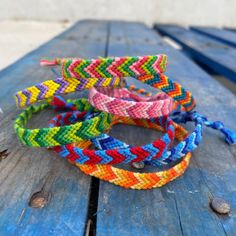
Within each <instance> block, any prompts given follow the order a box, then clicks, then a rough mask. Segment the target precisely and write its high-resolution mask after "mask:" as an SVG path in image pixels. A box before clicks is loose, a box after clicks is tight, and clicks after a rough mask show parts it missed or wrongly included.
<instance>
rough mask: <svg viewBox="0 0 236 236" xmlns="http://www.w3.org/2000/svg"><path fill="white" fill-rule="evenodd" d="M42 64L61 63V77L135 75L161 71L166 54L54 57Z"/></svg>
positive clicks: (164, 66)
mask: <svg viewBox="0 0 236 236" xmlns="http://www.w3.org/2000/svg"><path fill="white" fill-rule="evenodd" d="M40 64H41V65H42V66H54V65H61V72H62V76H63V78H89V77H97V78H101V77H104V78H109V77H116V76H118V77H128V76H131V77H137V76H140V75H153V74H159V73H163V72H165V70H166V66H167V56H166V55H164V54H159V55H154V56H136V57H107V58H101V57H100V58H98V59H89V60H88V59H81V58H56V59H55V60H52V61H50V60H44V59H43V60H41V61H40Z"/></svg>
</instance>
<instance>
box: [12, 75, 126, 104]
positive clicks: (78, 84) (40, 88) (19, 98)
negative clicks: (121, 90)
mask: <svg viewBox="0 0 236 236" xmlns="http://www.w3.org/2000/svg"><path fill="white" fill-rule="evenodd" d="M122 84H123V81H122V79H121V78H119V77H112V78H81V79H79V80H78V79H74V78H70V79H62V78H58V79H55V80H48V81H45V82H43V83H40V84H38V85H35V86H32V87H29V88H26V89H24V90H22V91H19V92H17V93H16V95H15V98H16V104H17V106H18V107H25V106H29V105H30V104H33V103H35V102H37V101H41V100H44V99H47V98H51V97H53V96H55V95H60V94H66V93H72V92H75V91H82V90H85V89H89V88H92V87H94V86H95V87H103V86H104V87H106V86H112V87H117V86H121V85H122Z"/></svg>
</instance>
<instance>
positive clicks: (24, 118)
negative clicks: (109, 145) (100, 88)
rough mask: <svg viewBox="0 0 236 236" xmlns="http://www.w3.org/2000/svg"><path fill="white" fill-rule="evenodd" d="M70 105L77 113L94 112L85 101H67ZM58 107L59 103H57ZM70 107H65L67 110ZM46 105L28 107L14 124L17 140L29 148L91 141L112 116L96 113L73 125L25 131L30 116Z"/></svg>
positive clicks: (102, 129) (47, 105)
mask: <svg viewBox="0 0 236 236" xmlns="http://www.w3.org/2000/svg"><path fill="white" fill-rule="evenodd" d="M68 101H69V102H70V103H69V104H70V105H71V104H72V106H75V107H76V109H77V110H79V111H95V109H94V108H93V107H92V106H91V105H90V104H89V102H88V100H87V99H78V100H74V101H71V100H68ZM59 105H60V103H59ZM70 105H68V106H67V107H68V108H69V107H70ZM48 107H50V105H49V104H48V103H47V104H41V105H39V106H30V107H28V108H27V109H26V110H25V111H23V112H22V113H21V114H20V115H19V117H18V118H17V119H16V121H15V123H14V129H15V132H16V134H17V136H18V138H19V140H20V141H21V142H22V143H23V144H25V145H27V146H31V147H53V146H57V145H63V144H68V143H73V142H79V141H81V140H84V139H91V138H94V137H96V136H99V135H100V134H101V133H103V132H104V131H105V130H106V129H107V128H109V125H110V123H111V121H112V115H111V114H108V113H104V112H101V111H99V112H97V113H96V114H97V116H95V117H94V118H91V119H90V120H86V121H83V122H76V123H75V124H73V125H66V126H62V127H54V128H41V129H27V128H24V126H25V125H26V123H27V122H28V120H29V119H30V118H31V116H32V115H33V114H35V113H37V112H39V111H42V110H44V109H45V108H48Z"/></svg>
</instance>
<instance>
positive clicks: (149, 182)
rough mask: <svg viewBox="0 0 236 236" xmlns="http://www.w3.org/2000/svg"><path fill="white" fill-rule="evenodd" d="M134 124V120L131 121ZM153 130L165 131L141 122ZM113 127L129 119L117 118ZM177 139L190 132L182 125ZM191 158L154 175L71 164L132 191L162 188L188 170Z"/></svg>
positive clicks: (79, 145) (103, 166)
mask: <svg viewBox="0 0 236 236" xmlns="http://www.w3.org/2000/svg"><path fill="white" fill-rule="evenodd" d="M130 122H131V123H132V119H130ZM147 122H148V127H149V128H153V129H155V130H158V131H163V129H162V127H160V126H158V125H156V124H154V123H152V122H150V121H147V120H140V124H139V125H140V126H146V127H147ZM112 123H113V125H114V124H117V123H126V124H129V122H128V121H127V118H125V119H123V120H122V117H117V116H116V117H115V118H114V120H113V122H112ZM175 129H176V132H175V138H176V139H178V140H179V141H182V140H183V139H184V138H186V136H187V135H188V132H187V131H186V130H185V129H184V128H183V127H182V126H180V125H178V124H175ZM90 144H91V142H90V141H84V142H80V143H77V144H75V145H76V146H78V147H79V148H86V147H88V146H89V145H90ZM190 158H191V153H188V154H187V155H186V156H184V157H183V159H182V160H181V162H179V163H178V164H176V165H175V166H173V167H171V168H170V169H167V170H163V171H158V172H152V173H138V172H132V171H127V170H124V169H120V168H116V167H114V166H111V165H102V164H100V165H92V164H89V165H87V164H83V165H81V164H76V163H75V162H72V161H70V163H72V164H74V165H76V166H77V167H79V168H80V170H81V171H83V172H84V173H85V174H88V175H91V176H94V177H97V178H99V179H101V180H104V181H108V182H110V183H113V184H116V185H118V186H121V187H124V188H131V189H139V190H141V189H151V188H156V187H161V186H163V185H165V184H167V183H168V182H170V181H172V180H174V179H176V178H177V177H179V176H181V175H182V174H183V173H184V172H185V170H186V169H187V167H188V165H189V162H190Z"/></svg>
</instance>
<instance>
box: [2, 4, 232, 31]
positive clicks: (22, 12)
mask: <svg viewBox="0 0 236 236" xmlns="http://www.w3.org/2000/svg"><path fill="white" fill-rule="evenodd" d="M235 9H236V0H198V1H196V0H178V1H173V0H164V1H163V0H145V1H144V0H143V1H138V0H119V1H117V0H92V1H87V0H64V1H57V0H38V1H32V0H12V1H9V0H1V1H0V20H1V19H4V20H6V19H7V20H8V19H18V20H19V19H20V20H26V19H29V20H44V21H47V20H50V21H64V20H69V21H76V20H79V19H85V18H86V19H88V18H93V19H120V20H133V21H142V22H145V23H148V24H153V23H156V22H160V23H177V24H181V25H190V24H191V25H213V26H228V27H236V15H235Z"/></svg>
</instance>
